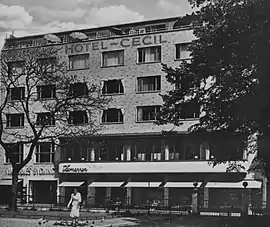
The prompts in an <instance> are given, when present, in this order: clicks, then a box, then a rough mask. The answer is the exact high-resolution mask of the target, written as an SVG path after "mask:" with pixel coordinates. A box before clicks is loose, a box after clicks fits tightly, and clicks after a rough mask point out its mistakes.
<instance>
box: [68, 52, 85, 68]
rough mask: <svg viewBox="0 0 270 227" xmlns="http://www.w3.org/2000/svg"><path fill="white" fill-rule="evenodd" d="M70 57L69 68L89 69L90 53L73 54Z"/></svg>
mask: <svg viewBox="0 0 270 227" xmlns="http://www.w3.org/2000/svg"><path fill="white" fill-rule="evenodd" d="M68 58H69V69H71V70H75V69H88V68H89V54H80V55H71V56H69V57H68Z"/></svg>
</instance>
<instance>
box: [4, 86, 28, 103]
mask: <svg viewBox="0 0 270 227" xmlns="http://www.w3.org/2000/svg"><path fill="white" fill-rule="evenodd" d="M8 98H9V100H11V101H15V100H24V98H25V88H24V87H15V88H9V90H8Z"/></svg>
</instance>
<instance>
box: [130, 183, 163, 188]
mask: <svg viewBox="0 0 270 227" xmlns="http://www.w3.org/2000/svg"><path fill="white" fill-rule="evenodd" d="M161 183H162V182H128V183H127V185H126V186H125V187H128V188H158V187H159V185H161Z"/></svg>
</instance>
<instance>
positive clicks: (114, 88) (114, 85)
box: [102, 80, 124, 94]
mask: <svg viewBox="0 0 270 227" xmlns="http://www.w3.org/2000/svg"><path fill="white" fill-rule="evenodd" d="M123 93H124V86H123V83H122V80H107V81H103V86H102V94H123Z"/></svg>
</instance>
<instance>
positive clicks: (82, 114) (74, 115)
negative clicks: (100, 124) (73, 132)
mask: <svg viewBox="0 0 270 227" xmlns="http://www.w3.org/2000/svg"><path fill="white" fill-rule="evenodd" d="M86 123H88V117H87V113H86V111H74V112H70V115H69V124H75V125H76V124H86Z"/></svg>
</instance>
